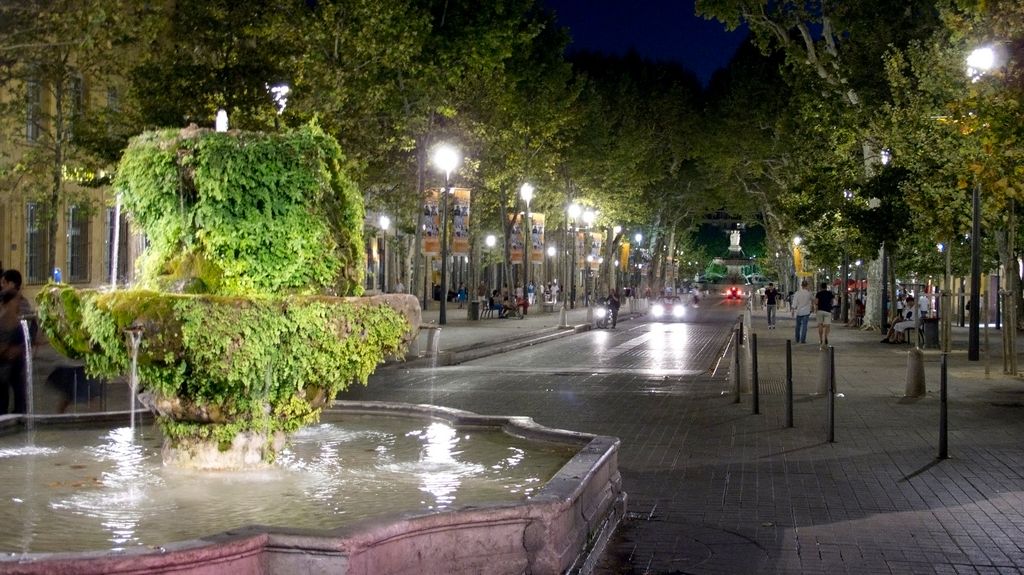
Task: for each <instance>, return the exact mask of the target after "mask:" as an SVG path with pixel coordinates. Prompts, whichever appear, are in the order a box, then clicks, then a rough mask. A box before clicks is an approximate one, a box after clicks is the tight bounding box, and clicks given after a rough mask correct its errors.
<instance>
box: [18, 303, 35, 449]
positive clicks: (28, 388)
mask: <svg viewBox="0 0 1024 575" xmlns="http://www.w3.org/2000/svg"><path fill="white" fill-rule="evenodd" d="M33 319H35V316H21V333H22V334H23V335H24V336H25V417H26V420H25V421H26V423H25V426H26V427H27V428H28V429H29V430H31V429H32V428H33V426H34V425H35V422H34V421H33V418H34V416H35V413H36V410H35V401H34V398H33V396H34V394H35V391H34V390H33V387H34V386H33V384H32V334H31V331H32V330H31V329H30V327H29V321H31V320H33ZM30 437H31V436H30Z"/></svg>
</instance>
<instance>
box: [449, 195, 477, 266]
mask: <svg viewBox="0 0 1024 575" xmlns="http://www.w3.org/2000/svg"><path fill="white" fill-rule="evenodd" d="M471 197H472V193H471V191H470V189H469V188H453V189H452V195H451V197H450V200H451V217H452V220H451V222H452V234H451V237H452V255H453V256H466V257H468V256H469V230H470V227H469V224H470V222H469V211H470V210H469V204H470V199H471Z"/></svg>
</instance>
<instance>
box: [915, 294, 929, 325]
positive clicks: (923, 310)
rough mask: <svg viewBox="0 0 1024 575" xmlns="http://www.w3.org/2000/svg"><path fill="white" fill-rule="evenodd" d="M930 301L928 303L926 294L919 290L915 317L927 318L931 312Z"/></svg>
mask: <svg viewBox="0 0 1024 575" xmlns="http://www.w3.org/2000/svg"><path fill="white" fill-rule="evenodd" d="M930 308H931V301H929V298H928V294H927V293H925V291H924V290H923V289H922V290H921V295H920V296H918V298H917V315H918V317H920V318H921V319H924V318H926V317H928V313H929V311H931V309H930Z"/></svg>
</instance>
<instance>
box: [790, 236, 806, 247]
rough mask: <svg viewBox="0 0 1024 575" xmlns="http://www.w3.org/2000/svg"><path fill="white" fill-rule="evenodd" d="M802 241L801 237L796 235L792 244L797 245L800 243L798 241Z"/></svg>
mask: <svg viewBox="0 0 1024 575" xmlns="http://www.w3.org/2000/svg"><path fill="white" fill-rule="evenodd" d="M802 241H804V239H803V238H801V237H800V236H796V237H795V238H793V245H794V246H798V245H800V242H802Z"/></svg>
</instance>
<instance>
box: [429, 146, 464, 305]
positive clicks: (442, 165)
mask: <svg viewBox="0 0 1024 575" xmlns="http://www.w3.org/2000/svg"><path fill="white" fill-rule="evenodd" d="M458 165H459V153H458V152H457V151H456V150H455V148H452V147H450V146H446V145H440V146H438V147H437V149H436V150H435V151H434V166H436V167H437V169H439V170H441V171H442V172H444V190H442V191H441V308H440V313H439V314H438V316H437V323H438V324H440V325H445V324H447V323H448V316H447V315H446V313H447V303H448V192H449V191H451V188H450V187H449V186H450V184H451V175H452V171H453V170H455V168H456V166H458Z"/></svg>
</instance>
